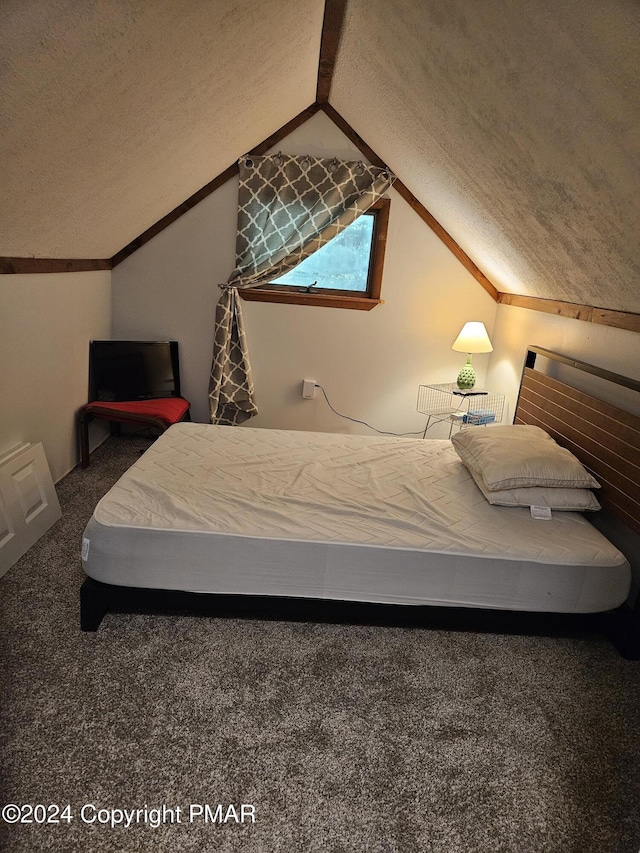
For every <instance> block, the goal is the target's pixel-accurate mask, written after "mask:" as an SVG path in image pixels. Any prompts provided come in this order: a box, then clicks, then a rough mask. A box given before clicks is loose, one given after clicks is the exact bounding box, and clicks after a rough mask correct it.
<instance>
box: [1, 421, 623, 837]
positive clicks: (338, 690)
mask: <svg viewBox="0 0 640 853" xmlns="http://www.w3.org/2000/svg"><path fill="white" fill-rule="evenodd" d="M139 443H140V439H135V440H133V441H132V440H131V439H126V438H123V439H110V440H109V441H108V442H107V443H106V444H105V445H103V447H102V448H100V449H99V450H98V451H96V453H95V454H94V456H93V461H92V465H91V467H90V469H88V471H84V472H83V471H79V470H76V471H73V472H72V473H71V474H70V475H69V476H68V477H66V478H65V479H64V480H63V481H62V482H61V483H60V484H59V486H58V493H59V496H60V500H61V504H62V507H63V518H62V520H61V521H60V522H58V524H57V525H56V526H55V527H54V528H52V530H51V531H50V532H49V534H48V535H47V536H45V537H44V538H43V539H42V540H41V541H40V542H39V543H38V544H37V545H36V546H35V547H33V548H32V549H31V550H30V551H29V553H28V554H27V555H25V557H24V558H23V559H22V560H21V561H20V562H19V563H17V564H16V565H15V566H14V567H13V568H12V569H11V570H10V572H9V573H8V574H7V575H5V577H4V578H3V579H2V580H0V595H1V612H2V624H1V641H2V646H1V650H2V714H1V719H0V737H1V739H2V740H1V746H2V778H1V786H2V787H1V792H2V796H1V797H0V799H2V801H3V803H16V804H22V803H31V804H35V803H42V804H50V803H51V804H58V805H60V806H64V805H66V804H70V806H71V809H70V814H71V818H72V819H71V822H66V821H64V820H63V822H61V823H59V824H44V825H40V824H37V823H32V824H16V825H8V824H7V823H2V822H0V849H2V850H3V851H40V850H55V851H64V853H73V851H83V853H87V851H100V853H108V851H127V853H129V851H137V850H144V851H167V853H168V851H171V853H174V851H191V850H193V851H210V850H216V851H218V850H219V851H247V853H257V851H260V853H270V851H294V852H295V851H332V853H338V851H367V853H392V851H393V853H413V851H421V853H422V851H434V853H441V852H442V853H458V851H460V853H462V851H464V853H469V851H478V853H484V851H492V853H493V852H494V851H510V852H511V851H514V853H516V851H517V853H521V851H528V853H542V851H554V853H555V852H556V851H558V853H560V851H561V853H571V851H575V853H591V851H593V853H626V851H628V853H637V851H638V848H639V847H640V801H639V797H638V795H639V793H640V721H639V714H638V710H639V702H640V664H639V663H629V662H626V661H624V660H623V659H622V658H620V657H619V656H618V654H617V653H616V652H615V650H614V649H613V648H612V647H611V646H610V645H609V643H608V642H607V641H606V640H604V639H599V638H590V639H570V638H562V639H549V638H544V639H541V638H533V637H531V638H530V637H508V636H496V635H486V634H485V635H482V634H473V633H449V632H445V631H429V630H424V629H400V628H383V627H363V626H344V625H342V626H340V625H320V624H303V623H293V622H291V623H278V622H267V621H255V620H254V621H250V620H240V619H213V618H208V617H195V616H189V615H185V614H177V615H131V614H126V615H122V614H110V615H108V616H107V617H106V619H105V621H104V622H103V625H102V627H101V629H100V631H99V632H98V633H97V634H83V633H81V632H80V630H79V627H78V625H79V607H78V589H79V586H80V583H81V581H82V579H83V573H82V568H81V564H80V560H79V556H78V552H79V546H80V541H81V536H82V531H83V528H84V525H85V523H86V521H87V520H88V518H89V516H90V514H91V512H92V509H93V506H94V505H95V503H96V502H97V500H98V499H99V497H100V496H101V495H102V494H103V493H104V492H105V491H106V490H107V488H108V487H109V486H110V484H111V483H112V482H114V480H115V479H116V478H117V477H118V476H119V474H120V473H121V472H122V471H123V470H124V469H125V468H126V467H127V466H128V465H130V464H131V463H132V461H133V460H134V459H135V458H136V457H137V452H138V451H137V445H138V444H139ZM242 803H244V804H248V805H253V806H254V807H255V817H256V820H255V823H251V822H249V815H250V812H249V811H248V810H247V812H246V814H245V817H246V818H247V819H246V821H245V823H244V824H242V823H236V822H235V820H234V816H233V812H232V811H231V812H230V813H229V815H228V816H229V819H228V820H227V822H226V823H222V824H221V823H219V822H216V823H204V821H203V818H204V816H201V815H200V814H196V815H194V820H193V821H190V818H189V805H190V804H195V805H204V804H208V805H210V806H211V807H212V812H211V816H212V817H214V818H215V809H216V807H217V805H218V804H223V806H224V812H225V813H226V812H227V807H228V806H229V805H230V804H233V805H234V806H236V807H237V808H238V810H239V805H240V804H242ZM85 804H88V805H89V806H91V804H93V805H94V806H95V808H91V807H89V808H88V809H85V812H84V815H85V818H86V820H87V821H89V820H91V819H95V818H96V815H97V814H98V812H97V809H106V810H109V809H116V808H118V809H134V808H138V809H144V808H145V806H146V807H147V809H148V810H151V809H154V808H161V807H162V806H163V805H165V806H167V807H168V808H170V809H173V817H174V823H170V822H168V821H169V819H170V817H171V814H170V813H167V814H166V816H165V817H166V821H165V822H164V823H163V824H162V825H160V826H158V827H153V826H152V825H151V822H154V821H155V818H156V817H157V815H156V813H154V812H152V811H147V823H144V817H145V813H144V811H142V812H141V813H140V814H139V815H138V822H137V823H136V822H135V820H134V823H133V824H132V825H131V826H130V827H129V828H124V827H122V826H116V827H113V828H112V827H111V826H109V825H108V824H104V825H103V824H100V823H98V822H97V820H96V822H93V823H89V822H83V820H82V807H83V806H84V805H85ZM178 808H180V809H181V812H180V813H178V812H177V809H178ZM23 814H24V812H23ZM99 814H100V817H101V818H102V819H105V820H107V819H108V818H109V814H108V811H104V812H100V813H99ZM50 815H51V816H53V813H52V812H51V811H50ZM38 816H40V815H38ZM238 816H240V813H239V811H238ZM116 817H117V815H116ZM178 818H180V822H178Z"/></svg>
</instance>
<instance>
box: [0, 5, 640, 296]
mask: <svg viewBox="0 0 640 853" xmlns="http://www.w3.org/2000/svg"><path fill="white" fill-rule="evenodd" d="M323 10H324V3H323V2H322V0H216V1H215V2H212V0H127V2H126V3H125V2H117V0H48V2H46V3H45V2H42V0H3V2H2V4H1V6H0V14H1V15H2V26H1V27H0V57H2V60H1V63H2V64H1V65H0V90H1V91H0V110H1V116H0V134H1V148H0V157H1V158H2V162H3V169H2V170H0V193H1V195H2V206H1V210H0V255H2V256H18V257H20V256H21V257H28V256H35V257H49V258H56V257H62V258H68V257H72V258H105V257H111V256H112V255H113V254H115V253H116V252H118V251H119V250H120V249H121V248H122V247H123V246H125V245H126V244H127V243H129V242H130V241H131V240H133V239H134V238H135V237H137V236H138V235H139V234H141V233H142V232H143V231H145V230H146V229H147V228H148V227H149V226H150V225H152V224H153V223H154V222H156V221H157V220H159V219H160V218H161V217H163V216H164V215H165V214H166V213H168V212H169V211H170V210H172V209H173V208H175V207H176V206H177V205H179V204H180V203H181V202H182V201H184V200H185V199H186V198H188V197H189V196H190V195H191V194H192V193H194V192H195V191H197V190H198V189H199V188H200V187H202V186H204V185H205V184H207V183H208V182H209V181H211V180H212V178H214V177H215V176H216V175H218V174H219V173H220V172H222V171H223V170H224V169H225V168H227V167H228V166H229V165H230V164H231V163H233V162H234V161H235V160H236V158H237V157H238V156H240V155H241V154H242V153H244V152H245V151H247V150H249V149H251V148H252V147H253V146H255V145H256V144H257V143H259V142H260V141H261V140H263V139H264V138H266V137H267V136H269V135H270V134H271V133H273V132H275V131H276V130H277V129H278V128H279V127H281V126H282V125H284V124H285V123H286V122H287V121H289V120H290V119H291V118H293V117H294V116H295V115H296V114H297V113H299V112H301V111H302V110H303V109H305V108H306V107H307V106H309V104H311V103H312V102H313V100H314V98H315V91H316V79H317V72H318V55H319V48H320V35H321V28H322V16H323ZM639 42H640V6H639V5H638V3H637V0H607V2H606V3H602V0H532V2H529V3H524V2H522V3H519V2H518V3H504V2H503V0H482V2H479V3H478V2H475V3H474V2H469V0H448V2H447V3H443V2H442V0H393V2H392V3H390V2H388V0H348V5H347V13H346V18H345V25H344V29H343V34H342V41H341V46H340V48H339V51H338V56H337V64H336V69H335V75H334V80H333V87H332V90H331V95H330V99H329V100H330V103H331V104H332V105H333V106H334V107H335V108H336V109H337V110H338V112H339V113H340V114H341V115H342V116H343V117H344V118H345V119H346V120H347V121H348V122H349V124H350V125H351V126H352V127H353V128H354V129H355V130H356V131H357V133H359V134H360V135H361V136H362V137H363V138H364V139H365V141H366V142H367V143H368V144H369V145H370V146H371V147H372V148H373V149H374V150H376V151H377V153H378V154H379V155H380V156H381V157H383V158H384V159H385V160H386V161H387V162H388V163H389V165H390V166H391V167H392V168H393V169H394V170H395V171H396V172H397V173H398V175H399V177H400V178H401V179H402V181H403V182H404V183H405V184H406V185H407V186H408V188H409V189H410V190H411V191H412V192H413V193H414V194H415V195H416V196H417V198H418V199H419V200H420V201H421V202H422V203H423V204H424V205H425V206H426V207H427V208H428V209H429V210H430V211H431V213H432V214H433V215H434V216H435V218H436V219H437V220H438V221H439V222H441V224H442V225H443V226H444V227H445V228H446V229H447V231H449V233H450V234H451V235H452V236H453V237H454V239H455V240H456V241H457V242H458V243H459V245H460V246H461V247H462V248H463V249H464V250H465V251H466V253H467V254H468V255H469V256H470V257H471V259H472V260H473V261H474V262H475V263H476V264H477V265H478V266H479V267H480V269H481V270H482V271H483V272H484V273H486V274H487V275H488V276H489V278H490V279H492V281H493V282H494V284H495V285H496V286H497V287H498V289H499V290H503V291H505V292H512V293H519V294H524V295H530V296H538V297H544V298H551V299H560V300H566V301H571V302H579V303H585V304H591V305H597V306H602V307H605V308H610V309H615V310H619V311H635V312H640V288H639V287H638V281H639V272H640V249H639V245H640V241H638V239H637V237H638V226H639V225H640V202H639V200H638V193H637V170H638V160H639V159H640V158H639V154H640V138H639V137H640V97H639V94H638V91H639V87H638V85H637V80H638V71H639V67H638V66H639V59H638V57H639V52H638V50H637V45H638V43H639Z"/></svg>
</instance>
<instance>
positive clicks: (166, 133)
mask: <svg viewBox="0 0 640 853" xmlns="http://www.w3.org/2000/svg"><path fill="white" fill-rule="evenodd" d="M323 7H324V4H323V2H322V0H304V2H303V3H302V2H300V0H0V16H1V24H0V58H1V59H0V63H1V64H0V134H1V138H0V158H1V159H2V163H3V167H2V169H1V170H0V197H1V198H2V212H1V214H0V216H1V219H0V234H1V237H0V241H1V242H0V255H3V256H18V257H29V256H34V255H35V256H36V257H51V258H55V257H63V258H64V257H67V258H93V257H98V258H104V257H111V255H113V254H115V252H117V251H118V250H120V249H121V248H122V247H123V246H125V245H126V244H127V243H129V242H130V241H131V240H132V239H133V238H134V237H137V236H138V234H140V233H141V232H142V231H144V230H145V229H146V228H148V227H149V226H150V225H152V224H153V223H154V222H156V221H157V220H158V219H160V218H161V217H162V216H164V215H165V214H166V213H168V212H169V211H170V210H172V209H173V208H175V207H176V206H177V205H179V204H180V203H181V202H183V201H184V200H185V199H186V198H188V197H189V196H190V195H191V194H192V193H194V192H195V191H196V190H198V189H200V187H202V186H204V185H205V184H206V183H208V182H209V181H210V180H211V179H212V178H214V177H215V176H216V175H217V174H219V173H220V172H222V171H223V170H224V169H226V168H227V166H229V165H230V164H232V163H233V162H234V161H235V160H236V159H237V158H238V157H239V156H241V155H242V154H243V153H244V151H245V150H247V149H249V148H251V147H253V146H254V145H256V144H257V143H259V142H261V141H262V140H263V139H264V138H265V137H267V136H269V135H270V134H271V133H273V132H274V131H276V130H277V129H278V128H279V127H281V126H282V125H283V124H285V123H286V122H288V121H289V120H290V119H291V118H292V117H293V116H294V115H296V114H297V113H298V112H301V111H302V110H303V109H305V108H306V107H308V106H309V104H311V103H313V100H314V98H315V91H316V81H317V74H318V55H319V51H320V35H321V30H322V16H323Z"/></svg>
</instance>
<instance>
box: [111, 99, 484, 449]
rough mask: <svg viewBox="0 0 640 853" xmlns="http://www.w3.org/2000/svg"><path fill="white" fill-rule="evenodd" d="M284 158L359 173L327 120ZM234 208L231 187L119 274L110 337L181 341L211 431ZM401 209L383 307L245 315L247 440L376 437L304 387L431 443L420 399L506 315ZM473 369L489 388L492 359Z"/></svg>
mask: <svg viewBox="0 0 640 853" xmlns="http://www.w3.org/2000/svg"><path fill="white" fill-rule="evenodd" d="M278 149H279V150H282V151H283V152H286V153H300V154H304V153H308V154H312V155H316V156H327V157H329V156H330V157H333V156H336V157H340V158H342V159H361V155H360V153H359V152H358V151H357V149H356V148H355V147H354V146H353V145H352V144H351V143H350V142H349V140H348V139H347V138H346V137H345V136H344V135H343V134H342V133H341V132H340V131H339V130H338V129H337V128H336V127H335V126H334V125H333V123H332V122H331V121H330V120H329V119H328V118H327V117H326V116H325V115H324V114H322V113H319V114H317V115H316V116H314V117H313V118H312V119H311V120H310V121H308V122H307V123H306V124H305V125H303V126H302V127H300V128H298V130H296V131H295V132H294V133H292V134H291V135H290V136H289V137H288V138H287V139H286V140H283V141H282V142H281V143H280V144H279V145H278ZM237 194H238V185H237V180H235V181H229V182H227V184H225V185H224V186H223V187H221V188H220V189H219V190H218V191H217V192H215V193H214V194H213V195H211V196H209V197H208V198H207V199H205V200H204V201H202V202H201V203H200V204H199V205H198V206H197V207H195V208H194V209H192V210H191V211H189V213H187V214H186V215H185V216H183V217H182V218H181V219H179V220H178V221H177V222H175V223H173V224H172V225H171V226H169V228H167V229H165V230H164V231H163V232H162V233H161V234H159V235H158V236H157V237H155V238H154V239H153V240H152V241H150V242H149V243H147V244H146V245H145V246H143V247H142V248H141V249H140V250H138V251H137V252H136V253H135V254H134V255H132V256H131V257H129V258H128V259H127V260H126V261H124V262H123V263H122V264H120V265H119V266H117V267H116V268H115V269H114V270H113V273H112V276H113V278H112V284H113V337H115V338H140V339H161V338H172V339H176V340H178V341H179V342H180V358H181V368H182V370H181V372H182V380H183V393H184V395H185V396H186V397H187V398H188V399H189V400H190V401H191V403H192V413H193V417H194V419H195V420H199V421H203V422H205V421H207V420H208V400H207V389H208V381H209V370H210V365H211V341H212V329H213V318H214V310H215V303H216V301H217V299H218V295H219V290H218V287H217V285H218V283H219V282H224V281H226V279H227V278H228V276H229V274H230V272H231V271H232V269H233V267H234V254H235V226H236V215H237ZM390 197H391V211H390V223H389V235H388V240H387V251H386V257H385V268H384V278H383V287H382V298H383V299H384V300H385V304H384V305H380V306H377V307H376V308H374V309H373V310H372V311H368V312H364V311H349V310H341V309H335V308H319V307H309V306H297V305H277V304H273V303H261V302H244V303H243V312H244V317H245V323H246V327H247V336H248V340H249V348H250V353H251V360H252V366H253V375H254V382H255V386H256V395H257V403H258V407H259V409H260V414H259V415H258V416H257V417H255V418H253V419H252V420H251V421H249V425H250V426H256V427H271V428H289V429H303V430H304V429H313V430H324V431H329V432H362V433H369V432H370V431H369V430H368V429H367V428H366V427H361V426H359V425H357V424H353V423H351V422H349V421H346V420H343V419H340V418H337V417H336V416H335V415H334V414H333V413H332V412H331V411H330V410H329V408H328V407H327V406H326V404H325V402H324V401H323V399H322V398H321V395H320V394H319V393H317V394H316V399H315V400H312V401H305V400H302V397H301V393H300V388H301V380H302V379H303V378H310V379H315V380H316V381H317V382H320V383H322V385H323V386H324V387H325V389H326V391H327V393H328V395H329V397H330V399H331V401H332V403H333V405H334V406H335V407H336V408H337V409H338V410H340V411H341V412H344V413H345V414H347V415H350V416H352V417H355V418H359V419H361V420H366V421H368V422H369V423H372V424H373V425H374V426H376V427H378V429H381V430H391V431H395V432H404V431H411V430H421V429H422V428H423V426H424V422H425V419H424V417H423V416H419V415H417V414H416V412H415V401H416V393H417V386H418V385H419V384H420V383H425V382H447V381H453V380H454V379H455V377H456V375H457V373H458V370H459V368H460V367H461V365H462V363H463V362H464V355H461V354H460V353H454V352H453V351H452V350H451V344H452V343H453V341H454V339H455V337H456V335H457V334H458V332H459V331H460V328H461V327H462V325H463V323H464V322H466V321H467V320H482V321H483V322H484V323H485V324H486V326H487V329H488V331H489V334H490V335H491V333H492V330H493V322H494V318H495V314H496V305H495V303H494V302H493V301H492V299H491V298H490V297H489V296H488V295H487V294H486V293H485V291H484V290H483V289H482V288H481V287H480V286H479V285H478V283H477V282H476V281H475V279H473V277H472V276H471V275H470V274H469V273H468V272H467V271H466V270H465V269H464V267H462V265H461V264H460V263H459V262H458V260H457V259H456V258H455V257H454V255H452V254H451V252H449V250H448V249H447V248H446V247H445V246H444V245H443V244H442V243H441V242H440V240H438V238H437V237H436V236H435V235H434V234H433V232H432V231H431V230H430V229H429V228H428V227H427V226H426V225H425V224H424V223H423V222H422V220H420V218H419V217H418V216H417V215H416V214H415V213H414V211H413V210H412V209H411V208H410V207H409V206H408V205H407V204H406V203H405V202H404V201H403V199H401V198H400V197H399V196H398V195H397V193H395V192H394V191H393V190H391V192H390ZM427 204H428V200H427ZM474 362H475V364H476V369H477V373H478V377H479V383H481V382H482V381H483V380H484V374H485V371H486V369H487V365H488V363H489V357H488V356H476V357H475V358H474ZM433 434H434V435H437V433H433Z"/></svg>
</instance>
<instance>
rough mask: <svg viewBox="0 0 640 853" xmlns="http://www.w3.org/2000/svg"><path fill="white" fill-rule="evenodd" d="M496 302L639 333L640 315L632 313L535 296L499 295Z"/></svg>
mask: <svg viewBox="0 0 640 853" xmlns="http://www.w3.org/2000/svg"><path fill="white" fill-rule="evenodd" d="M498 302H499V303H500V304H501V305H512V306H513V307H515V308H529V309H530V310H532V311H542V312H544V313H545V314H555V315H556V316H557V317H569V318H570V319H572V320H583V321H584V322H585V323H595V324H596V325H598V326H611V327H612V328H614V329H626V330H627V331H628V332H640V314H635V313H633V312H632V311H611V310H609V309H607V308H598V307H596V306H594V305H582V304H581V303H578V302H561V301H559V300H557V299H542V298H540V297H537V296H520V295H519V294H517V293H499V294H498Z"/></svg>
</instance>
